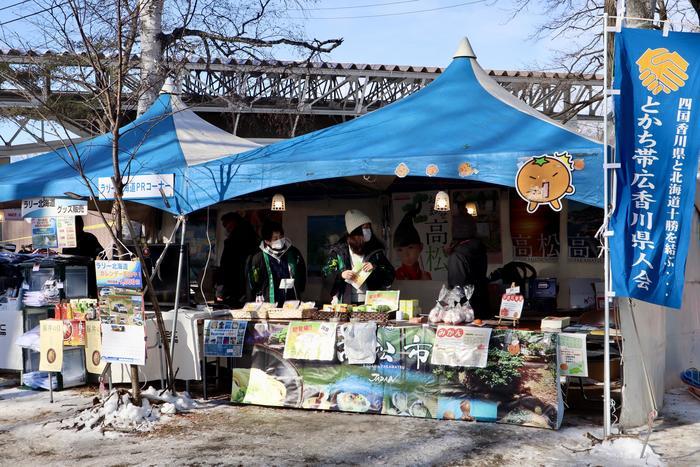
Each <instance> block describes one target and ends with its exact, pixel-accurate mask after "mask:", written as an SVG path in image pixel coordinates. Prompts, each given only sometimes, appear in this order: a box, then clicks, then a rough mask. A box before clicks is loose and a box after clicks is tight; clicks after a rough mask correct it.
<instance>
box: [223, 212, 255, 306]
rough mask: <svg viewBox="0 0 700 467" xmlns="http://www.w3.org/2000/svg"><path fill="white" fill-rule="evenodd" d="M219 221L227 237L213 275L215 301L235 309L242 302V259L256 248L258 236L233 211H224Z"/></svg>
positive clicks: (243, 264) (244, 286)
mask: <svg viewBox="0 0 700 467" xmlns="http://www.w3.org/2000/svg"><path fill="white" fill-rule="evenodd" d="M221 224H222V225H223V226H224V229H226V232H227V233H228V237H226V240H224V250H223V252H222V253H221V261H220V262H219V270H218V273H217V277H216V301H217V302H220V303H226V304H227V305H229V306H231V307H234V308H238V307H240V306H241V305H242V304H243V303H244V301H245V295H246V280H245V265H246V260H247V259H248V256H250V255H252V254H253V253H255V252H256V251H257V249H258V237H257V235H256V234H255V230H253V226H252V225H250V223H249V222H248V221H246V220H245V219H244V218H243V216H241V215H240V214H238V213H236V212H229V213H226V214H224V215H223V216H222V217H221Z"/></svg>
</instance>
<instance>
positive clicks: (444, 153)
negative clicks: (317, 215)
mask: <svg viewBox="0 0 700 467" xmlns="http://www.w3.org/2000/svg"><path fill="white" fill-rule="evenodd" d="M122 135H123V136H121V139H120V142H121V144H120V147H121V155H120V160H121V162H122V170H124V171H125V169H126V168H128V169H129V172H128V173H129V174H130V175H139V174H169V173H174V174H175V187H174V191H175V196H174V199H172V200H170V201H169V202H168V204H169V205H170V206H169V207H168V206H167V205H166V203H165V202H164V200H163V199H161V198H150V199H139V200H134V201H137V202H140V203H144V204H148V205H151V206H154V207H157V208H160V209H164V210H166V211H169V212H173V213H177V214H188V213H190V212H192V211H195V210H197V209H201V208H203V207H206V206H210V205H213V204H216V203H218V202H220V201H224V200H227V199H231V198H235V197H237V196H241V195H245V194H248V193H253V192H256V191H260V190H264V189H266V188H273V187H276V186H280V185H286V184H291V183H298V182H303V181H309V180H319V179H326V178H337V177H349V176H358V175H394V174H395V173H396V170H397V167H398V166H399V164H401V163H403V164H404V165H405V167H407V168H408V170H409V174H410V175H425V174H426V169H427V167H428V166H429V165H432V164H434V165H435V166H437V168H438V170H439V172H438V173H437V175H438V176H439V177H446V178H455V179H459V178H460V173H459V167H460V166H461V165H463V164H464V163H468V164H469V166H470V167H471V170H470V171H469V173H470V174H469V175H468V176H467V178H468V179H469V180H475V181H480V182H487V183H494V184H498V185H503V186H511V187H512V186H514V185H515V175H516V172H517V171H518V168H519V165H521V164H523V163H524V162H526V161H528V160H530V159H531V158H532V157H534V156H539V155H542V154H550V155H551V154H553V153H554V152H563V151H567V152H568V153H569V154H571V155H572V156H573V157H574V158H576V159H581V160H583V164H581V165H583V166H584V167H583V169H582V170H577V171H575V172H574V175H573V185H574V186H575V188H576V191H575V193H574V194H573V195H572V196H570V197H571V198H572V199H574V200H577V201H581V202H583V203H586V204H589V205H593V206H599V207H600V206H602V205H603V190H602V186H603V181H602V177H601V176H600V175H601V173H602V164H603V149H602V145H601V143H599V142H597V141H595V140H592V139H589V138H586V137H584V136H582V135H581V134H579V133H576V132H574V131H571V130H569V129H567V128H565V127H564V126H562V125H560V124H558V123H557V122H555V121H554V120H552V119H549V118H547V117H545V116H544V115H542V114H541V113H539V112H538V111H536V110H534V109H532V108H531V107H529V106H528V105H526V104H525V103H524V102H522V101H520V100H519V99H517V98H516V97H515V96H513V95H512V94H510V93H509V92H508V91H506V90H505V89H503V88H501V87H500V86H499V85H498V84H497V83H496V82H495V81H494V80H493V79H492V78H490V77H489V76H488V74H487V73H486V72H485V71H484V70H483V69H482V68H481V67H480V66H479V64H478V63H477V61H476V57H475V55H474V52H473V51H472V49H471V46H470V45H469V42H468V41H467V40H466V39H464V40H463V41H462V43H461V44H460V47H459V49H458V51H457V53H456V54H455V57H454V60H453V62H452V63H451V64H450V66H449V67H448V68H447V69H446V70H445V71H444V72H443V73H442V75H441V76H440V77H439V78H438V79H436V80H435V81H434V82H433V83H431V84H430V85H429V86H427V87H425V88H424V89H422V90H421V91H419V92H417V93H415V94H413V95H411V96H409V97H406V98H404V99H402V100H400V101H398V102H395V103H393V104H391V105H388V106H386V107H384V108H382V109H379V110H376V111H374V112H371V113H369V114H367V115H364V116H362V117H360V118H357V119H354V120H351V121H349V122H345V123H342V124H339V125H335V126H333V127H330V128H327V129H324V130H319V131H315V132H313V133H309V134H306V135H303V136H299V137H297V138H293V139H290V140H286V141H282V142H280V143H277V144H273V145H270V146H265V147H260V148H255V149H253V147H254V146H255V145H254V144H253V143H250V142H248V141H245V140H242V139H240V138H237V137H235V136H233V135H230V134H228V133H226V132H225V131H223V130H220V129H218V128H216V127H214V126H213V125H210V124H208V123H207V122H205V121H204V120H202V119H200V118H199V117H197V116H196V115H195V114H194V112H192V111H190V110H187V109H186V108H185V106H184V104H182V102H181V101H180V100H179V99H178V98H177V97H176V96H172V95H170V94H163V95H161V96H160V98H159V99H158V100H157V101H156V102H155V103H154V105H153V106H152V107H151V108H150V109H149V110H148V111H147V112H146V113H145V114H144V115H142V116H141V117H139V118H138V119H137V120H135V121H134V122H133V123H131V124H129V125H127V126H125V127H124V128H123V129H122ZM68 151H73V152H77V153H78V154H80V156H81V159H82V161H83V164H84V167H85V172H86V175H87V177H88V179H89V180H90V182H91V184H93V186H94V187H95V188H97V181H98V180H97V179H98V178H99V177H109V176H111V175H112V164H111V135H109V134H107V135H102V136H98V137H96V138H93V139H90V140H88V141H84V142H82V143H79V144H78V145H76V146H75V147H74V148H66V149H60V150H58V151H56V152H51V153H46V154H44V155H40V156H37V157H34V158H32V159H29V160H26V161H21V162H18V163H15V164H12V165H11V166H9V167H3V168H2V169H1V170H0V202H2V201H10V200H18V199H23V198H29V197H37V196H64V194H65V193H66V192H73V193H77V194H79V195H82V196H87V195H88V190H87V188H86V187H85V186H84V183H83V182H82V180H81V179H80V178H79V177H78V175H77V173H76V171H75V169H74V168H73V167H70V166H69V165H67V164H66V162H65V159H66V156H67V154H68ZM56 153H58V155H59V156H61V157H57V154H56ZM129 161H130V163H129V164H127V162H129ZM125 172H126V171H125ZM462 175H464V173H463V174H462Z"/></svg>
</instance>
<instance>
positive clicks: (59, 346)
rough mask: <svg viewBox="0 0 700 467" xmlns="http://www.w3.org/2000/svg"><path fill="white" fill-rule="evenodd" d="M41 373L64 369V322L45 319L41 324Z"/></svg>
mask: <svg viewBox="0 0 700 467" xmlns="http://www.w3.org/2000/svg"><path fill="white" fill-rule="evenodd" d="M39 326H40V327H39V353H40V356H39V371H53V372H60V371H61V370H62V369H63V321H62V320H60V319H44V320H42V321H40V322H39Z"/></svg>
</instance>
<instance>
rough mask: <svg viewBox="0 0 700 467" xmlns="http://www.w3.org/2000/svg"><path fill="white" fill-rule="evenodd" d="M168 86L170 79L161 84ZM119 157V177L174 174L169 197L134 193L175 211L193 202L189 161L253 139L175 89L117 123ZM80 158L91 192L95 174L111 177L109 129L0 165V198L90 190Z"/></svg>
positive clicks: (225, 152)
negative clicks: (205, 115)
mask: <svg viewBox="0 0 700 467" xmlns="http://www.w3.org/2000/svg"><path fill="white" fill-rule="evenodd" d="M166 87H169V85H166ZM120 133H121V136H120V138H119V151H120V155H119V160H120V168H121V170H122V174H123V179H124V181H125V182H126V181H128V177H129V176H133V175H149V174H175V186H174V192H175V196H174V199H171V200H169V201H168V203H167V204H169V206H168V205H166V203H165V202H164V200H163V198H162V197H157V198H149V199H138V200H132V201H138V202H140V203H144V204H148V205H151V206H154V207H156V208H160V209H163V210H165V211H169V212H172V213H175V214H187V213H190V212H192V211H194V210H195V209H197V207H192V206H190V205H189V204H188V202H187V196H186V192H187V184H186V183H185V181H186V180H187V172H188V170H189V167H190V166H192V165H196V164H201V163H203V162H207V161H211V160H215V159H217V158H220V157H223V156H230V155H232V154H237V153H240V152H245V151H248V150H250V149H253V148H255V147H257V146H258V145H257V144H255V143H253V142H251V141H248V140H245V139H243V138H239V137H237V136H234V135H232V134H230V133H228V132H226V131H224V130H222V129H220V128H218V127H216V126H214V125H212V124H210V123H208V122H207V121H205V120H203V119H201V118H200V117H198V116H197V115H196V114H195V113H194V112H193V111H192V110H189V109H187V107H186V106H185V105H184V104H183V103H182V101H181V100H180V99H179V98H178V97H177V96H175V95H173V94H169V93H162V94H161V95H160V96H159V98H158V99H157V100H156V102H155V103H154V104H153V105H152V106H151V107H150V108H149V109H148V110H147V111H146V112H145V113H144V114H143V115H141V116H140V117H139V118H137V119H136V120H134V121H133V122H132V123H130V124H128V125H126V126H124V127H123V128H121V129H120ZM78 160H79V161H80V162H81V164H82V166H83V170H84V172H85V175H86V177H87V179H88V180H89V181H90V184H91V185H92V188H93V189H94V191H95V193H96V194H99V192H100V189H99V185H98V179H99V178H100V177H112V176H113V174H114V172H113V167H112V135H111V134H104V135H100V136H97V137H94V138H91V139H88V140H85V141H81V142H79V143H77V144H75V145H70V144H66V145H65V147H63V148H60V149H57V150H55V151H51V152H47V153H45V154H40V155H38V156H35V157H32V158H30V159H26V160H23V161H20V162H16V163H14V164H11V165H9V166H3V167H2V168H1V169H0V202H3V201H16V200H21V199H26V198H33V197H40V196H47V197H65V193H66V192H71V193H75V194H77V195H80V196H85V197H87V196H89V195H90V192H89V190H88V188H87V186H86V185H85V182H84V181H83V180H82V179H81V178H80V176H79V175H78V171H77V170H76V168H75V163H76V161H78Z"/></svg>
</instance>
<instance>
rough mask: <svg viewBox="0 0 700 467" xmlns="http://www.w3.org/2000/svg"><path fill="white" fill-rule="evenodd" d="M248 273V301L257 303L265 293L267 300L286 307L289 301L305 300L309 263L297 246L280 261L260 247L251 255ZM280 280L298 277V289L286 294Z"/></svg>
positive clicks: (296, 279) (296, 287)
mask: <svg viewBox="0 0 700 467" xmlns="http://www.w3.org/2000/svg"><path fill="white" fill-rule="evenodd" d="M246 276H247V280H246V285H247V293H246V297H247V301H249V302H253V301H255V298H256V297H257V296H258V295H262V296H263V298H264V300H265V301H266V302H269V303H276V304H277V306H282V305H283V304H284V301H285V300H301V296H302V294H303V293H304V289H305V288H306V263H305V262H304V258H303V257H302V256H301V252H300V251H299V250H298V249H297V248H296V247H294V246H290V247H289V249H287V251H286V252H285V253H284V254H283V255H282V256H281V257H280V259H279V260H278V259H277V258H275V257H273V256H272V255H269V254H268V253H266V252H264V251H261V250H258V252H257V253H255V254H254V255H252V256H251V257H250V258H248V263H247V265H246ZM280 279H294V289H289V290H287V291H286V293H285V290H282V289H280V288H279V287H280ZM295 291H296V293H295Z"/></svg>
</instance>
